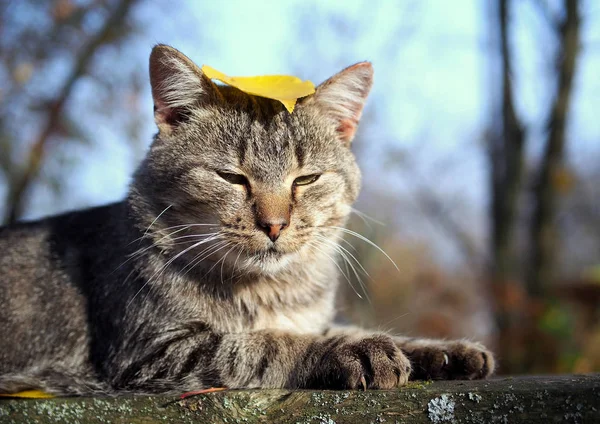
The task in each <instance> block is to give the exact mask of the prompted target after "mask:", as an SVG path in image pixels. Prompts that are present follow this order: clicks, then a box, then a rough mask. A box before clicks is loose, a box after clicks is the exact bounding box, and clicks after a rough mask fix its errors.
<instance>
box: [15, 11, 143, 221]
mask: <svg viewBox="0 0 600 424" xmlns="http://www.w3.org/2000/svg"><path fill="white" fill-rule="evenodd" d="M135 2H136V0H121V1H120V2H119V3H118V5H117V6H116V7H115V9H114V10H113V12H112V13H111V14H110V15H109V16H108V18H107V19H106V21H105V22H104V25H103V26H102V28H100V30H99V31H98V32H97V33H96V35H95V36H94V37H93V38H92V39H90V41H89V42H88V43H87V45H86V46H85V47H84V48H83V50H82V51H81V53H80V54H79V56H78V57H77V59H76V61H75V65H74V66H73V69H72V70H71V73H70V74H69V76H68V78H67V79H66V82H65V84H64V86H63V87H62V89H61V90H60V92H59V93H58V95H57V97H56V98H55V99H54V100H53V101H52V102H51V103H50V106H49V110H48V114H47V118H46V123H45V125H44V126H43V128H42V130H41V131H40V133H39V135H38V137H37V138H36V140H35V141H34V143H33V145H32V147H31V150H30V151H29V155H28V157H27V160H26V165H25V170H24V171H23V172H22V174H21V175H20V176H18V177H17V181H16V182H15V183H14V184H12V186H11V187H10V189H9V192H8V197H7V200H6V205H7V216H6V219H5V221H6V222H8V223H12V222H15V221H16V220H17V219H18V218H19V217H20V216H21V214H22V212H23V209H24V204H25V200H26V194H27V190H28V189H29V187H30V185H31V183H32V182H33V181H34V179H35V178H36V177H37V175H38V173H39V171H40V168H41V166H42V163H43V160H44V156H45V148H46V145H47V143H48V140H49V139H50V138H51V136H52V135H53V133H54V132H55V131H56V129H57V125H58V123H59V119H60V116H61V114H62V112H63V110H64V107H65V104H66V102H67V100H68V99H69V98H70V96H71V94H72V91H73V87H74V85H75V83H76V82H77V81H78V80H79V78H81V77H82V76H83V75H85V73H86V72H87V68H88V66H89V64H90V63H91V61H92V59H93V57H94V54H95V53H96V51H97V50H98V49H99V48H100V47H101V46H102V45H104V44H105V43H106V41H107V40H108V39H109V38H110V34H111V33H112V32H113V31H114V30H115V29H116V28H119V27H120V26H121V25H122V24H123V22H124V21H125V19H126V17H127V16H128V14H129V11H130V10H131V7H132V6H133V5H134V3H135Z"/></svg>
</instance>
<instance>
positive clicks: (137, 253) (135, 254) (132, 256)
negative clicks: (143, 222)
mask: <svg viewBox="0 0 600 424" xmlns="http://www.w3.org/2000/svg"><path fill="white" fill-rule="evenodd" d="M197 225H205V224H184V225H175V226H172V227H167V228H165V229H163V230H161V231H168V230H170V229H173V228H179V229H178V230H176V231H173V232H171V233H169V234H166V235H164V236H163V237H161V238H160V239H158V240H156V241H154V242H152V243H151V244H150V246H146V247H144V248H142V249H138V250H136V251H135V252H133V253H131V254H129V255H128V258H127V259H126V260H125V261H124V262H123V263H121V264H120V265H119V266H118V267H117V268H115V270H114V271H113V272H115V271H117V270H118V269H119V268H121V267H122V266H123V265H125V264H126V263H127V262H129V261H131V260H132V259H135V258H136V257H139V256H141V255H143V254H144V253H146V252H147V251H148V250H150V249H152V248H153V247H156V246H157V245H158V243H160V242H161V241H163V240H165V239H167V238H169V237H170V236H172V235H173V234H177V233H179V232H181V231H185V230H187V229H189V228H191V227H192V226H197ZM206 225H212V224H206ZM217 233H218V231H217V232H216V233H208V234H217ZM154 234H156V233H154ZM195 236H197V235H191V236H182V237H195ZM142 238H143V237H140V238H138V239H136V240H140V239H142ZM178 239H179V237H175V238H174V239H173V240H178ZM133 242H135V240H134V241H133ZM133 242H131V243H133ZM131 243H129V244H131ZM175 244H176V243H175Z"/></svg>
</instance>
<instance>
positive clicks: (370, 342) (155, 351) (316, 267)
mask: <svg viewBox="0 0 600 424" xmlns="http://www.w3.org/2000/svg"><path fill="white" fill-rule="evenodd" d="M150 71H151V82H152V88H153V95H154V101H155V108H156V112H155V116H156V121H157V124H158V127H159V134H158V135H157V137H156V139H155V141H154V143H153V145H152V147H151V150H150V152H149V154H148V156H147V158H146V159H145V160H144V162H143V163H142V165H141V166H140V168H139V169H138V171H137V172H136V175H135V177H134V180H133V183H132V186H131V190H130V192H129V194H128V196H127V199H126V200H124V201H123V202H120V203H115V204H112V205H108V206H104V207H99V208H93V209H89V210H84V211H78V212H73V213H68V214H65V215H61V216H58V217H52V218H49V219H46V220H43V221H39V222H36V223H29V224H20V225H17V226H15V227H11V228H0V322H1V323H2V325H1V326H0V340H2V341H3V343H2V344H1V345H0V393H1V392H13V391H17V390H23V389H28V388H41V389H43V390H46V391H49V392H52V393H59V394H85V393H118V392H120V391H122V392H145V393H159V392H162V393H168V392H181V391H186V390H194V389H199V388H202V387H210V386H227V387H290V388H311V387H312V388H317V387H320V388H356V387H360V386H361V385H363V386H365V387H372V388H390V387H394V386H397V385H401V384H404V383H405V382H406V381H407V380H408V378H409V375H411V376H412V377H413V378H424V377H432V378H482V377H485V376H487V375H488V374H490V373H491V372H492V371H493V368H494V365H493V359H492V356H491V354H490V353H489V352H487V351H486V350H485V349H484V348H483V347H482V346H480V345H478V344H474V343H469V342H436V341H427V340H418V339H417V340H414V339H403V338H392V337H389V336H387V335H384V334H380V333H369V332H366V331H364V330H358V329H350V328H346V329H344V328H339V329H338V328H335V327H332V321H333V317H334V313H335V305H334V299H335V291H336V288H337V280H338V272H339V268H338V265H337V263H336V261H335V257H336V254H337V250H338V249H339V248H337V245H336V243H337V242H338V241H339V238H340V235H341V232H342V231H343V225H344V224H345V221H346V218H347V216H348V213H349V211H350V205H351V203H352V202H353V201H354V199H355V198H356V196H357V194H358V189H359V185H360V173H359V171H358V168H357V167H356V163H355V161H354V157H353V155H352V153H351V152H350V149H349V144H350V141H351V140H352V138H353V136H354V132H355V129H356V125H357V123H358V120H359V118H360V113H361V111H362V105H363V103H364V100H365V98H366V96H367V94H368V91H369V89H370V85H371V78H372V70H371V67H370V65H369V64H365V63H363V64H358V65H355V66H353V67H351V68H348V69H346V70H344V71H342V72H341V73H340V74H338V75H336V76H334V77H333V78H331V79H330V80H328V81H327V82H326V83H324V84H322V85H321V86H320V87H319V88H317V92H316V93H315V94H314V95H313V96H309V97H307V98H304V99H302V100H301V101H300V102H299V104H298V106H297V108H296V110H295V111H294V112H293V113H292V114H289V113H288V112H287V111H286V110H285V109H284V108H283V107H282V106H281V105H280V104H279V103H277V102H275V101H271V100H267V99H263V98H257V97H252V96H248V95H245V94H242V93H240V92H238V91H237V90H235V89H232V88H227V87H217V86H215V85H214V84H213V83H212V82H210V80H208V79H207V78H205V77H204V76H203V75H202V73H201V71H200V70H199V69H198V68H197V67H196V66H195V65H193V63H191V62H190V61H189V59H187V58H186V57H185V56H183V55H181V54H180V53H179V52H177V51H176V50H174V49H171V48H169V47H166V46H158V47H156V48H155V50H154V51H153V54H152V57H151V66H150ZM409 358H410V361H409ZM411 362H412V374H411Z"/></svg>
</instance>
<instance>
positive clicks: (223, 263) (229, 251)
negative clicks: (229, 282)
mask: <svg viewBox="0 0 600 424" xmlns="http://www.w3.org/2000/svg"><path fill="white" fill-rule="evenodd" d="M233 249H235V245H233V246H232V247H231V249H229V250H228V251H227V253H225V255H224V256H223V262H221V285H223V284H224V282H223V266H224V265H225V260H226V259H227V255H229V254H230V253H231V251H232V250H233Z"/></svg>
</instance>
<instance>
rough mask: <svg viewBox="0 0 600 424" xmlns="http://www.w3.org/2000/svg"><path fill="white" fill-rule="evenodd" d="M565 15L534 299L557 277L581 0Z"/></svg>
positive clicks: (532, 280) (537, 215) (539, 208)
mask: <svg viewBox="0 0 600 424" xmlns="http://www.w3.org/2000/svg"><path fill="white" fill-rule="evenodd" d="M563 3H564V8H565V11H566V16H565V18H564V21H563V22H562V23H561V24H560V25H559V26H558V27H557V28H556V29H557V32H558V35H559V47H558V53H557V59H558V60H557V69H556V72H557V90H556V96H555V98H554V101H553V103H552V107H551V109H550V113H549V117H548V138H547V140H546V144H545V150H544V155H543V159H542V163H541V165H540V169H539V172H538V175H537V179H536V182H535V187H534V191H533V195H534V203H535V207H534V212H533V216H532V219H531V251H532V258H531V270H530V275H529V278H528V292H529V294H530V295H531V296H532V297H539V296H541V295H543V294H544V292H545V291H546V289H547V287H548V285H549V284H551V283H552V280H553V279H554V278H555V275H556V272H555V271H556V269H555V262H556V254H557V248H558V245H559V243H558V238H557V235H556V225H555V215H556V210H557V197H558V193H557V187H556V186H557V184H556V178H557V177H558V176H559V174H560V173H561V172H563V159H564V148H565V142H566V140H565V129H566V121H567V114H568V111H569V106H570V103H571V97H572V96H571V93H572V87H573V78H574V74H575V69H576V65H577V57H578V54H579V51H580V48H579V47H580V46H579V43H580V21H581V18H580V15H579V2H578V0H564V1H563Z"/></svg>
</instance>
